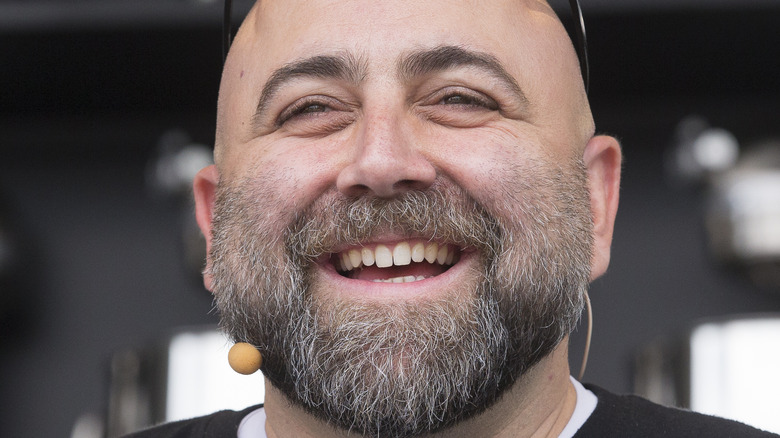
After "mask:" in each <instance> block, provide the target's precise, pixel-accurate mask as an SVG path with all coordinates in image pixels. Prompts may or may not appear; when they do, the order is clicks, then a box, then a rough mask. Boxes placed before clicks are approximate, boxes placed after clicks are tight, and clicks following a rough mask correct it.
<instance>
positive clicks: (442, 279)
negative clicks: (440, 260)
mask: <svg viewBox="0 0 780 438" xmlns="http://www.w3.org/2000/svg"><path fill="white" fill-rule="evenodd" d="M477 260H478V256H477V254H476V253H475V252H474V251H462V252H461V254H460V260H459V261H458V262H457V263H455V264H454V265H452V266H451V267H450V268H449V269H447V270H446V271H444V272H442V273H441V274H439V275H436V276H434V277H430V278H426V279H424V280H419V281H414V282H411V283H381V282H373V281H368V280H358V279H351V278H347V277H344V276H343V275H341V274H339V273H338V272H337V271H336V267H335V266H334V265H333V264H332V263H329V262H325V261H320V262H318V263H316V268H317V271H318V273H319V275H317V276H316V280H315V281H320V282H321V283H322V284H321V285H320V286H322V287H323V289H324V290H326V291H327V293H328V294H332V295H334V296H338V297H347V298H351V299H357V300H366V299H370V300H387V299H415V298H436V297H440V296H444V295H446V294H448V291H450V290H452V289H454V288H455V286H457V285H458V283H459V282H464V281H467V280H468V277H469V276H468V275H466V274H467V272H468V271H469V269H470V268H471V267H472V266H473V265H474V264H475V263H476V261H477Z"/></svg>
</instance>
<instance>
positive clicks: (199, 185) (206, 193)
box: [192, 165, 219, 290]
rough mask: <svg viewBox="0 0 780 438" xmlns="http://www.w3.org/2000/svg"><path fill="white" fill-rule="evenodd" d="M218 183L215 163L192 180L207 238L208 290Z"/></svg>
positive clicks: (197, 215)
mask: <svg viewBox="0 0 780 438" xmlns="http://www.w3.org/2000/svg"><path fill="white" fill-rule="evenodd" d="M218 183H219V171H218V170H217V167H216V166H215V165H211V166H208V167H204V168H203V169H201V170H200V172H198V174H197V175H195V178H194V180H193V182H192V192H193V195H194V197H195V219H196V220H197V222H198V227H199V228H200V231H201V233H203V236H204V237H205V238H206V255H207V257H206V269H205V271H204V272H203V284H204V285H205V286H206V289H208V290H211V258H210V254H211V241H212V233H211V226H212V222H213V213H214V201H215V198H216V192H217V184H218Z"/></svg>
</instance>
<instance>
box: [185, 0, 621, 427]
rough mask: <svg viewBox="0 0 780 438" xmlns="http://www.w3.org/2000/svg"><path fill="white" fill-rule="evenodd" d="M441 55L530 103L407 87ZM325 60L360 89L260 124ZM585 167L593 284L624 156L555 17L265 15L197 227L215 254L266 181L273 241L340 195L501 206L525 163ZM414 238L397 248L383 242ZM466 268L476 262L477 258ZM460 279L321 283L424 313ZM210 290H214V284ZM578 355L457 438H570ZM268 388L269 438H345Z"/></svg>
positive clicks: (221, 135)
mask: <svg viewBox="0 0 780 438" xmlns="http://www.w3.org/2000/svg"><path fill="white" fill-rule="evenodd" d="M476 10H478V11H479V12H478V13H477V12H475V11H476ZM444 46H448V47H450V46H451V47H458V48H461V49H464V50H465V51H468V52H469V53H475V54H479V55H481V56H482V55H484V56H487V57H489V58H490V59H493V60H495V61H497V64H498V65H500V66H501V68H502V69H503V70H504V71H505V72H506V73H507V74H508V75H509V76H510V77H511V78H512V79H513V81H514V82H515V83H516V85H517V87H518V88H519V90H520V92H521V93H522V94H519V93H518V92H517V90H513V89H512V87H511V86H509V85H511V84H509V85H508V84H507V81H505V80H502V79H501V78H498V77H497V75H496V74H495V71H494V70H490V69H487V68H486V67H484V65H474V64H473V63H472V64H468V65H458V66H454V67H452V68H447V69H443V70H437V69H434V70H433V71H427V72H425V73H423V74H412V75H410V74H402V73H403V72H399V62H400V61H402V60H405V59H409V58H410V57H412V56H413V55H414V54H415V53H420V52H425V51H428V52H430V51H433V50H435V49H437V48H441V47H444ZM321 55H327V56H335V57H343V58H348V59H353V60H356V62H355V64H357V65H359V66H360V68H359V69H357V70H358V73H359V74H358V75H356V77H352V78H346V77H311V76H304V77H296V78H294V79H292V80H288V81H285V82H284V83H283V84H281V85H280V86H279V87H278V88H277V90H276V92H275V93H272V94H271V95H270V96H269V97H268V98H266V99H265V104H264V109H263V111H261V112H260V113H259V114H258V111H257V109H258V102H259V101H260V99H261V95H262V94H263V89H264V87H266V86H267V84H268V82H269V79H270V78H271V77H272V75H273V74H274V72H276V71H278V70H279V69H280V68H282V67H284V66H286V65H289V64H290V63H293V62H297V61H300V60H304V59H311V58H312V57H315V56H321ZM407 73H408V72H407ZM301 108H306V109H305V110H304V112H300V111H298V112H295V111H293V109H301ZM572 156H581V157H582V159H583V162H584V163H585V166H586V168H587V174H588V188H589V191H590V201H591V215H592V219H593V222H594V248H593V257H592V263H591V279H595V278H597V277H598V276H600V275H602V274H603V273H604V272H605V271H606V268H607V265H608V263H609V256H610V244H611V240H612V230H613V225H614V218H615V214H616V211H617V203H618V187H619V179H620V160H621V153H620V147H619V144H618V142H617V141H616V140H615V139H613V138H611V137H606V136H594V124H593V119H592V116H591V113H590V109H589V107H588V103H587V98H586V96H585V92H584V90H583V85H582V79H581V77H580V73H579V65H578V63H577V58H576V55H575V53H574V50H573V48H572V46H571V42H570V41H569V38H568V36H567V35H566V33H565V31H564V30H563V28H562V26H561V24H560V22H559V21H558V19H557V18H556V17H555V15H554V13H553V12H552V10H551V9H550V8H549V6H548V5H547V4H546V3H545V2H538V1H530V0H529V1H517V0H512V1H510V0H507V1H492V2H476V1H460V2H452V1H449V0H447V1H445V0H441V1H439V0H437V1H426V2H413V1H401V0H393V1H376V0H375V1H358V0H354V1H353V0H348V1H326V0H318V1H311V0H306V1H296V0H285V1H263V2H261V3H258V4H257V5H255V7H254V8H253V10H252V11H251V13H250V14H249V16H248V17H247V19H246V21H245V22H244V24H243V25H242V27H241V29H240V31H239V33H238V35H237V36H236V39H235V41H234V43H233V47H232V49H231V52H230V55H229V57H228V60H227V62H226V65H225V70H224V73H223V80H222V84H221V89H220V99H219V111H218V121H217V139H216V149H215V161H216V165H215V166H210V167H207V168H205V169H203V170H202V171H201V172H200V173H199V174H198V176H197V177H196V179H195V181H194V193H195V200H196V216H197V219H198V223H199V225H200V227H201V229H202V231H203V233H204V235H205V236H206V241H207V244H208V246H209V248H210V246H211V225H212V211H213V206H214V196H215V190H216V185H217V183H218V182H220V181H222V182H223V183H228V184H240V183H241V182H242V181H245V180H250V179H252V178H255V177H258V176H260V175H262V176H264V177H267V178H272V181H273V182H274V184H273V187H274V189H273V193H272V194H271V195H272V197H273V198H274V199H275V200H276V201H277V203H276V204H275V208H274V209H273V211H268V212H267V213H266V214H268V215H269V217H273V218H275V221H274V222H273V224H274V226H273V229H269V230H267V232H269V233H281V232H282V230H283V229H284V227H285V226H286V225H287V224H288V223H289V222H290V220H291V219H292V217H293V215H294V214H295V212H296V211H299V210H300V209H302V208H304V207H306V206H307V205H309V204H311V203H312V202H313V201H314V200H316V199H318V198H319V197H321V196H323V195H324V194H327V193H332V192H333V191H336V192H339V193H341V194H343V195H345V196H351V197H354V196H377V197H385V198H388V197H393V196H396V195H398V194H400V193H403V192H405V191H407V190H420V189H425V188H427V187H429V186H430V185H431V184H433V183H434V181H436V179H437V178H448V179H450V180H451V181H452V182H454V183H455V184H457V185H459V186H460V187H462V188H463V189H464V190H466V191H467V192H468V193H469V194H470V195H471V196H472V197H473V198H474V199H476V200H477V201H478V202H480V203H482V204H484V205H486V206H488V207H489V206H491V205H495V204H497V203H499V202H501V201H502V200H501V199H500V191H499V190H497V187H500V185H501V184H502V176H503V175H507V174H509V173H510V170H511V168H512V165H513V163H528V162H534V163H540V165H549V166H553V165H560V164H561V163H567V162H569V161H571V160H570V158H571V157H572ZM404 237H406V236H402V235H394V234H389V233H388V234H386V235H383V236H379V237H377V241H376V242H373V243H393V242H396V241H399V240H401V239H403V238H404ZM461 263H462V266H461V268H464V267H468V265H467V264H468V263H476V262H475V261H473V260H470V259H469V258H467V257H465V258H464V260H463V261H462V262H461ZM451 271H452V272H449V271H448V272H449V275H442V276H440V277H437V278H434V279H431V281H429V280H425V281H420V282H415V283H407V284H402V285H394V284H385V283H375V284H370V285H366V284H365V283H366V282H358V281H345V280H344V279H343V278H341V277H338V276H335V275H333V274H332V273H328V272H327V270H326V269H324V268H323V269H319V270H318V271H317V273H316V275H315V278H314V283H315V284H316V286H317V290H323V291H328V290H338V291H339V292H338V293H342V294H345V296H347V297H350V298H353V299H363V300H371V299H375V300H386V301H392V300H410V299H425V298H426V297H432V296H435V295H436V294H439V293H442V292H441V291H442V290H447V289H449V288H448V287H447V285H448V284H450V283H452V284H455V283H457V282H462V281H469V280H470V279H469V278H468V277H467V275H468V274H467V273H468V272H469V270H468V269H453V270H451ZM204 282H205V284H206V287H207V288H211V278H210V276H209V275H208V274H206V275H204ZM358 283H363V284H358ZM452 299H458V297H452ZM566 347H567V341H566V340H564V341H563V342H561V344H560V345H559V346H558V347H557V349H556V350H555V351H554V352H553V353H552V354H550V355H549V356H548V357H546V358H545V359H543V360H542V361H541V362H540V363H538V364H537V365H536V366H535V367H533V368H532V369H531V370H530V371H529V372H528V373H527V374H526V375H525V376H524V378H523V379H521V380H520V381H519V382H518V383H516V384H515V386H514V387H513V388H512V389H511V390H510V391H509V392H508V393H507V394H506V395H505V396H504V397H503V398H502V399H501V400H500V401H499V402H498V403H497V404H496V405H494V406H493V407H491V408H490V409H488V410H487V411H486V412H484V413H483V414H480V415H479V416H477V417H475V418H472V419H470V420H468V421H465V422H463V423H461V424H458V425H457V426H455V427H454V428H452V429H449V430H447V431H446V435H447V436H496V437H500V436H513V437H518V436H519V437H542V436H557V435H558V433H559V432H560V431H561V430H562V429H563V427H565V425H566V423H567V422H568V420H569V418H570V416H571V413H572V411H573V409H574V405H575V402H576V394H575V392H574V389H573V387H572V386H571V383H570V382H569V378H568V376H569V369H568V360H567V352H566ZM267 388H269V389H268V390H267V394H266V413H267V418H268V420H267V425H266V430H267V433H268V435H269V436H271V437H284V436H296V437H304V436H318V437H320V436H334V437H335V436H343V435H341V432H339V431H334V430H332V429H330V428H327V427H326V426H324V425H323V424H322V423H321V422H320V421H319V420H316V419H314V418H313V417H311V416H309V415H308V414H307V413H305V412H303V411H302V410H299V409H298V408H295V407H291V406H290V405H289V403H288V402H287V401H286V399H285V398H284V396H283V395H281V394H280V393H278V392H277V391H275V389H274V388H273V387H271V386H270V385H267Z"/></svg>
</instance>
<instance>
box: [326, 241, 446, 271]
mask: <svg viewBox="0 0 780 438" xmlns="http://www.w3.org/2000/svg"><path fill="white" fill-rule="evenodd" d="M456 252H457V250H456V249H455V248H452V247H450V246H449V245H444V244H443V245H439V244H438V243H436V242H424V241H407V242H399V243H397V244H396V245H395V246H392V247H391V246H387V245H384V244H378V245H376V246H375V247H373V248H372V247H368V246H365V247H363V248H360V249H350V250H348V251H344V252H342V253H340V254H339V261H340V263H341V266H340V268H341V270H342V271H350V270H352V269H356V268H360V267H363V266H373V265H374V264H376V266H377V267H378V268H387V267H390V266H406V265H408V264H410V263H411V262H417V263H419V262H422V261H423V260H425V261H427V262H428V263H434V262H436V263H438V264H440V265H451V264H452V263H453V260H454V259H455V255H456Z"/></svg>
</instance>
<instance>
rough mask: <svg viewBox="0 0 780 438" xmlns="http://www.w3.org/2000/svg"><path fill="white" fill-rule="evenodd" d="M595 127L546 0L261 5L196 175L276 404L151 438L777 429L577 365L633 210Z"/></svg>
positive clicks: (204, 216)
mask: <svg viewBox="0 0 780 438" xmlns="http://www.w3.org/2000/svg"><path fill="white" fill-rule="evenodd" d="M594 130H595V128H594V122H593V119H592V116H591V112H590V109H589V106H588V100H587V97H586V94H585V90H584V86H583V81H582V77H581V75H580V69H579V65H578V61H577V57H576V55H575V52H574V50H573V48H572V45H571V42H570V40H569V39H568V37H567V34H566V33H565V31H564V29H563V28H562V26H561V24H560V22H559V20H558V19H557V18H556V16H555V14H554V13H553V11H552V10H551V9H550V7H549V5H548V4H547V3H546V2H544V1H536V0H495V1H490V2H474V1H465V0H464V1H452V0H435V1H425V2H417V1H407V0H392V1H376V0H375V1H365V0H362V1H361V0H346V1H328V0H317V1H311V0H285V1H281V0H276V1H265V0H263V1H261V2H258V3H257V4H256V5H255V7H254V8H253V9H252V11H251V12H250V14H249V16H248V17H247V19H246V20H245V22H244V24H243V25H242V27H241V29H240V30H239V32H238V34H237V36H236V39H235V41H234V43H233V47H232V49H231V52H230V54H229V56H228V59H227V61H226V65H225V70H224V73H223V79H222V84H221V90H220V99H219V115H218V121H217V138H216V149H215V162H216V165H215V166H212V167H208V168H206V169H204V170H202V171H201V172H200V173H199V174H198V176H197V177H196V179H195V182H194V192H195V199H196V214H197V219H198V223H199V225H200V227H201V229H202V231H203V233H204V235H205V236H206V240H207V243H208V247H209V257H208V266H207V269H206V271H205V274H204V280H205V284H206V287H207V288H208V289H209V290H211V291H212V292H213V293H214V295H215V297H216V302H217V304H218V307H219V310H220V312H221V316H222V320H223V326H224V328H225V329H226V330H227V332H228V333H229V334H230V335H231V336H232V337H233V338H234V339H235V340H236V341H243V342H248V343H250V344H252V345H253V346H255V347H256V348H257V349H258V350H259V351H260V352H261V353H262V355H263V368H262V370H263V374H264V376H265V378H266V379H267V382H268V385H266V387H267V388H268V389H267V394H266V396H265V405H264V407H263V408H258V407H253V408H250V409H248V410H247V411H244V412H241V413H219V414H216V415H213V416H209V417H205V418H201V419H196V420H190V421H185V422H180V423H174V424H171V425H166V426H162V427H161V428H157V429H152V430H150V431H147V432H146V434H148V435H142V436H209V437H211V436H226V437H227V436H231V437H235V436H240V437H261V436H268V437H343V436H352V437H356V436H377V437H408V436H446V437H461V436H463V437H465V436H468V437H548V436H549V437H555V436H578V437H580V436H621V437H625V436H718V434H719V433H730V434H731V435H730V436H764V435H765V434H763V433H761V432H759V431H756V430H753V429H749V428H746V427H744V426H740V425H737V424H736V423H731V422H726V421H724V420H715V419H708V418H706V417H703V416H698V415H694V414H690V413H684V412H682V411H676V410H668V409H666V408H660V407H657V406H655V405H651V404H650V403H648V402H645V401H642V400H640V399H636V398H620V397H617V396H614V395H611V394H609V393H607V392H604V391H603V390H599V389H598V388H595V387H591V388H590V389H586V388H584V387H583V386H582V385H580V384H579V383H578V382H576V381H574V380H573V379H571V378H570V376H569V374H570V373H569V368H568V358H567V341H568V336H569V333H570V332H571V330H572V329H573V328H574V326H575V324H576V322H577V321H578V318H579V316H580V313H581V309H582V307H583V299H584V298H583V297H584V293H585V291H586V288H587V285H588V282H589V281H590V280H592V279H594V278H596V277H598V276H600V275H602V274H603V273H604V272H605V270H606V269H607V265H608V262H609V256H610V243H611V239H612V229H613V223H614V218H615V214H616V210H617V204H618V186H619V179H620V175H619V174H620V162H621V152H620V147H619V145H618V142H617V141H616V140H615V139H613V138H611V137H606V136H594ZM766 435H768V434H766ZM723 436H727V435H723Z"/></svg>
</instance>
